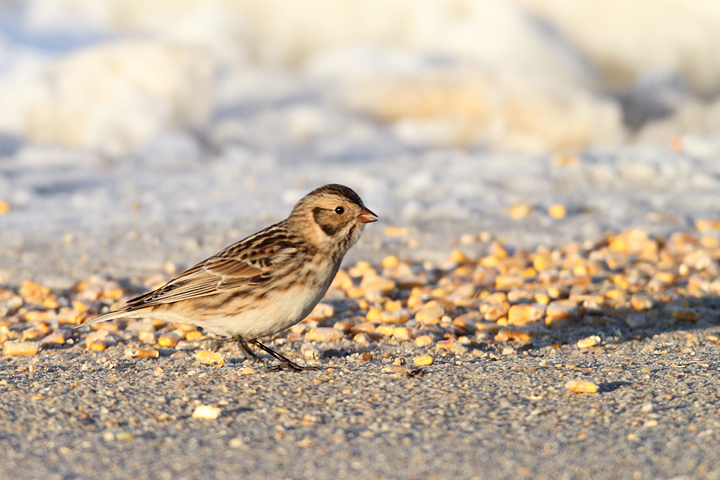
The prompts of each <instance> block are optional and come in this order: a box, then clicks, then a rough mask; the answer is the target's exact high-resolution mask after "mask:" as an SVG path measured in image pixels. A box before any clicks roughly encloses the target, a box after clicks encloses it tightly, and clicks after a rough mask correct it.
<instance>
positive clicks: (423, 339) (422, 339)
mask: <svg viewBox="0 0 720 480" xmlns="http://www.w3.org/2000/svg"><path fill="white" fill-rule="evenodd" d="M433 342H434V340H433V338H432V337H431V336H430V335H420V336H419V337H417V338H416V339H415V345H417V346H418V347H425V346H427V345H432V343H433Z"/></svg>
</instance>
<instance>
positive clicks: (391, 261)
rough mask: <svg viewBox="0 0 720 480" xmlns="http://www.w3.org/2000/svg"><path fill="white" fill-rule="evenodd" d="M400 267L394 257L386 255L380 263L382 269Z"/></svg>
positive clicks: (398, 261)
mask: <svg viewBox="0 0 720 480" xmlns="http://www.w3.org/2000/svg"><path fill="white" fill-rule="evenodd" d="M398 265H400V260H398V258H397V257H396V256H395V255H388V256H387V257H385V258H383V260H382V262H380V266H381V267H382V268H395V267H397V266H398Z"/></svg>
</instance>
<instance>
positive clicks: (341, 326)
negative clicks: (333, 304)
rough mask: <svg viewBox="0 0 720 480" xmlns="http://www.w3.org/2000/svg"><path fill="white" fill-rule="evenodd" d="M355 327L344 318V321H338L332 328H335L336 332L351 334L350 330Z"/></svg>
mask: <svg viewBox="0 0 720 480" xmlns="http://www.w3.org/2000/svg"><path fill="white" fill-rule="evenodd" d="M353 325H354V323H353V322H352V321H351V320H349V319H347V318H343V319H342V320H338V321H337V322H335V323H334V324H333V327H332V328H334V329H335V330H340V331H341V332H343V333H350V329H351V328H352V326H353Z"/></svg>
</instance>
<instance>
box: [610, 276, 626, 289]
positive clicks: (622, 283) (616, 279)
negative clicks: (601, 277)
mask: <svg viewBox="0 0 720 480" xmlns="http://www.w3.org/2000/svg"><path fill="white" fill-rule="evenodd" d="M612 281H613V283H614V284H615V285H617V287H618V288H621V289H623V290H627V289H628V288H630V282H629V281H628V279H627V277H626V276H625V275H623V274H620V273H618V274H616V275H613V277H612Z"/></svg>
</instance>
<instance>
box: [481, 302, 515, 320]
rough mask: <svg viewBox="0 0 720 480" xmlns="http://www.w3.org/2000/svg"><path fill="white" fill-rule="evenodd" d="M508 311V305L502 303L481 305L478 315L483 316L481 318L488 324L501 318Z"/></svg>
mask: <svg viewBox="0 0 720 480" xmlns="http://www.w3.org/2000/svg"><path fill="white" fill-rule="evenodd" d="M509 311H510V304H509V303H508V302H503V303H500V304H483V305H482V306H481V307H480V313H482V314H483V318H484V319H485V320H487V321H490V322H495V321H497V320H498V319H499V318H502V317H504V316H506V315H507V314H508V312H509Z"/></svg>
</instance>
